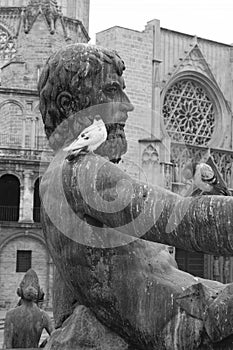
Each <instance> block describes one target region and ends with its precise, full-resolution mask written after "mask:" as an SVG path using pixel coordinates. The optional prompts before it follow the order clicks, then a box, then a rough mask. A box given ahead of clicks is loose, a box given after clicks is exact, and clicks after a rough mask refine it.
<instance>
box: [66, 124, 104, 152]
mask: <svg viewBox="0 0 233 350" xmlns="http://www.w3.org/2000/svg"><path fill="white" fill-rule="evenodd" d="M106 138H107V130H106V127H105V124H104V122H103V121H102V120H94V122H93V124H92V125H90V126H89V127H88V128H86V129H84V130H83V131H82V132H81V134H80V135H79V136H78V138H77V139H76V140H75V141H74V142H72V143H71V144H70V145H69V146H68V147H66V148H64V151H76V150H79V149H82V148H84V147H88V148H89V147H90V146H91V149H92V150H94V149H95V148H97V147H98V146H99V145H100V144H101V143H102V142H104V141H105V140H106Z"/></svg>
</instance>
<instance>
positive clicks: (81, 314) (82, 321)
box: [45, 305, 128, 350]
mask: <svg viewBox="0 0 233 350" xmlns="http://www.w3.org/2000/svg"><path fill="white" fill-rule="evenodd" d="M89 349H92V350H126V349H128V345H127V343H126V342H125V341H124V340H123V339H122V338H121V337H119V336H118V335H117V334H115V333H113V332H111V331H110V330H109V329H108V328H106V327H105V326H103V325H102V324H101V323H100V322H99V321H98V320H97V319H96V317H95V316H94V315H93V314H92V312H91V311H90V310H89V309H88V308H87V307H85V306H83V305H79V306H77V307H76V309H75V310H74V312H73V314H72V315H71V316H70V317H69V318H67V319H66V321H65V322H64V323H63V325H62V327H61V328H58V329H56V330H55V331H54V332H53V334H52V336H51V337H50V340H49V342H48V343H47V345H46V347H45V350H89Z"/></svg>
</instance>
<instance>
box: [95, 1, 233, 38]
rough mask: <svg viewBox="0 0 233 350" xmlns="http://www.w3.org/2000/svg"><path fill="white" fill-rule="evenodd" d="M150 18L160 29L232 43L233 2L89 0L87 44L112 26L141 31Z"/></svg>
mask: <svg viewBox="0 0 233 350" xmlns="http://www.w3.org/2000/svg"><path fill="white" fill-rule="evenodd" d="M152 19H158V20H160V26H161V27H162V28H166V29H171V30H175V31H178V32H182V33H186V34H190V35H197V36H198V37H201V38H205V39H210V40H214V41H218V42H221V43H224V44H232V43H233V0H90V18H89V36H90V37H91V41H90V43H93V44H94V43H95V34H96V33H97V32H100V31H102V30H105V29H108V28H110V27H113V26H115V25H117V26H121V27H125V28H129V29H134V30H138V31H143V30H144V28H145V26H146V24H147V22H149V21H151V20H152Z"/></svg>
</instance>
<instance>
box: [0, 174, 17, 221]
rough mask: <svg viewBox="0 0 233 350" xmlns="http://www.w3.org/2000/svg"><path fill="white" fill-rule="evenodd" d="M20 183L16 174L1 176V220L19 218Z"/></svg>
mask: <svg viewBox="0 0 233 350" xmlns="http://www.w3.org/2000/svg"><path fill="white" fill-rule="evenodd" d="M19 200H20V183H19V180H18V178H17V177H16V176H14V175H10V174H7V175H3V176H2V177H1V178H0V220H1V221H18V220H19Z"/></svg>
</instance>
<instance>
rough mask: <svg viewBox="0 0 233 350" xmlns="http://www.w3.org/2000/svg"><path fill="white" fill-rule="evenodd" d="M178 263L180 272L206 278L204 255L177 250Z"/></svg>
mask: <svg viewBox="0 0 233 350" xmlns="http://www.w3.org/2000/svg"><path fill="white" fill-rule="evenodd" d="M176 262H177V265H178V267H179V269H180V270H183V271H186V272H188V273H190V274H191V275H194V276H197V277H202V278H203V277H204V254H203V253H198V252H187V251H185V250H183V249H179V248H176Z"/></svg>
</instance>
